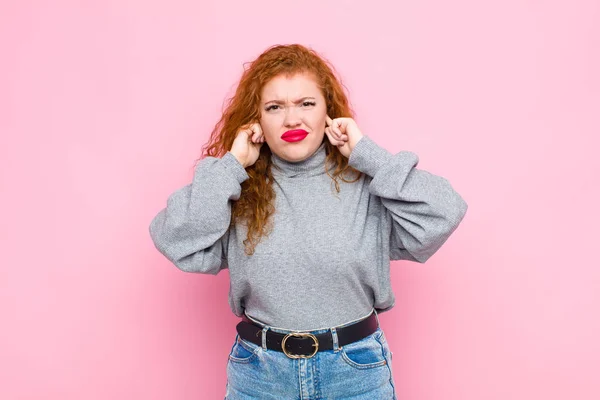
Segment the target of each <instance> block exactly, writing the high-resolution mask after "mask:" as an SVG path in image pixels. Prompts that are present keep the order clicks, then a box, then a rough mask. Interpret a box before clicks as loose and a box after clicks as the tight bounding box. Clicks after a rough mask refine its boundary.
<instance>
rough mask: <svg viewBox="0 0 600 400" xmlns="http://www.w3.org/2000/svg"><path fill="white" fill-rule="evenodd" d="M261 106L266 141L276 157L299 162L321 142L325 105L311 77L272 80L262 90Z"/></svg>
mask: <svg viewBox="0 0 600 400" xmlns="http://www.w3.org/2000/svg"><path fill="white" fill-rule="evenodd" d="M260 107H261V112H260V113H261V118H260V125H261V128H262V131H263V134H264V136H265V141H266V143H267V145H268V146H269V148H270V149H271V152H273V153H275V154H276V155H278V156H279V157H281V158H283V159H285V160H287V161H292V162H296V161H302V160H304V159H306V158H308V157H310V156H311V155H312V154H313V153H314V152H315V151H316V150H317V148H319V146H320V145H321V143H322V142H323V137H324V135H325V119H326V118H325V117H326V115H327V106H326V104H325V98H324V97H323V93H322V91H321V89H320V88H319V86H318V85H317V82H316V80H315V79H314V78H313V77H312V75H310V74H307V73H298V74H295V75H293V76H285V75H278V76H276V77H274V78H273V79H271V80H270V81H269V82H267V83H266V84H265V86H264V87H263V90H262V92H261V102H260Z"/></svg>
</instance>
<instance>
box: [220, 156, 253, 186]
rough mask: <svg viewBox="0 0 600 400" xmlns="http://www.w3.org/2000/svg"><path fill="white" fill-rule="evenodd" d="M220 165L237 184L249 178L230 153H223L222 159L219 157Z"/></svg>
mask: <svg viewBox="0 0 600 400" xmlns="http://www.w3.org/2000/svg"><path fill="white" fill-rule="evenodd" d="M221 165H222V166H223V168H225V169H226V170H227V171H229V172H230V173H231V174H233V176H234V177H235V179H236V180H237V181H238V183H240V184H241V183H242V182H244V181H245V180H246V179H248V178H250V176H248V173H247V172H246V169H245V168H244V166H243V165H242V164H241V163H240V162H239V161H238V159H237V158H236V157H235V156H234V155H233V153H232V152H230V151H228V152H227V153H225V155H224V156H223V157H221Z"/></svg>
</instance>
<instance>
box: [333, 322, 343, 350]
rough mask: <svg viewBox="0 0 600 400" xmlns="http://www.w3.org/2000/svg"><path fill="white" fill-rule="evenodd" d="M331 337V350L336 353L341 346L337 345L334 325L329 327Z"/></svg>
mask: <svg viewBox="0 0 600 400" xmlns="http://www.w3.org/2000/svg"><path fill="white" fill-rule="evenodd" d="M331 337H332V338H333V352H334V353H337V352H338V351H340V350H341V347H339V344H338V335H337V331H336V330H335V327H333V328H331Z"/></svg>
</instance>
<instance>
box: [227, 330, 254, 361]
mask: <svg viewBox="0 0 600 400" xmlns="http://www.w3.org/2000/svg"><path fill="white" fill-rule="evenodd" d="M258 348H259V346H258V345H256V344H254V343H252V342H249V341H247V340H244V339H242V338H240V337H239V335H238V336H236V339H235V343H234V344H233V347H232V348H231V352H230V353H229V360H230V361H233V362H236V363H248V362H250V361H252V360H254V359H255V358H256V356H257V354H256V352H257V350H258Z"/></svg>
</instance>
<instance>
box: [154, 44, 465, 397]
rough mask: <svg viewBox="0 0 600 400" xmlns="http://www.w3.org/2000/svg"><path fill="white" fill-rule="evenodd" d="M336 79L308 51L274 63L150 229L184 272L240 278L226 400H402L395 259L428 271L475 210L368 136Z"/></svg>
mask: <svg viewBox="0 0 600 400" xmlns="http://www.w3.org/2000/svg"><path fill="white" fill-rule="evenodd" d="M333 71H334V68H333V67H332V66H331V65H330V64H329V63H328V62H327V61H326V60H324V59H323V58H322V57H320V56H319V55H318V54H317V53H316V52H315V51H313V50H311V49H309V48H306V47H304V46H301V45H286V46H283V45H278V46H273V47H271V48H269V49H267V50H266V51H265V52H264V53H263V54H261V55H260V56H259V57H258V58H257V59H256V60H254V61H253V62H252V63H251V65H250V66H249V67H248V68H247V69H246V70H245V72H244V73H243V76H242V78H241V80H240V82H239V85H238V87H237V90H236V93H235V94H234V96H233V97H232V98H231V99H230V100H229V103H228V105H227V107H226V109H225V111H224V113H223V115H222V118H221V120H220V121H219V122H218V123H217V125H216V126H215V128H214V130H213V132H212V134H211V137H210V140H209V143H208V144H207V145H206V146H205V148H204V149H203V150H204V154H203V158H202V159H201V160H199V163H198V165H197V166H196V170H195V173H194V178H193V180H192V182H191V183H190V184H188V185H186V186H184V187H182V188H181V189H179V190H177V191H175V192H174V193H173V194H171V196H169V198H168V200H167V205H166V208H164V209H163V210H161V211H160V212H159V213H158V215H156V216H155V217H154V219H153V220H152V222H151V224H150V235H151V237H152V239H153V241H154V244H155V246H156V248H157V249H158V250H159V251H160V252H161V253H162V254H163V255H164V256H165V257H167V258H168V259H169V260H170V261H171V262H173V264H175V265H176V266H177V267H178V268H180V269H181V270H183V271H186V272H196V273H204V274H213V275H216V274H217V273H218V272H219V271H220V270H222V269H225V268H228V269H229V275H230V283H231V285H230V291H229V305H230V307H231V310H232V311H233V313H234V314H235V315H237V316H238V317H241V319H242V320H241V321H240V323H239V324H238V325H237V327H236V329H237V334H236V336H235V340H234V341H233V346H232V349H231V352H230V354H229V360H228V364H227V378H228V379H227V394H226V399H277V400H281V399H298V398H301V399H344V398H352V399H355V400H358V399H369V400H372V399H395V398H396V397H395V392H394V380H393V376H392V354H391V352H390V349H389V346H388V343H387V341H386V337H385V335H384V332H383V330H382V328H381V327H380V326H379V319H378V315H377V314H378V313H381V312H384V311H387V310H389V309H391V308H392V307H393V306H394V300H395V298H394V293H393V292H392V289H391V285H390V260H401V259H402V260H410V261H415V262H419V263H424V262H425V261H427V259H429V258H430V257H431V256H432V255H433V254H434V253H435V252H436V251H437V250H438V249H439V248H440V247H441V246H442V245H443V244H444V242H445V241H446V240H447V239H448V237H449V236H450V235H451V234H452V232H454V230H455V229H456V228H457V226H458V225H459V223H460V222H461V220H462V219H463V217H464V215H465V213H466V211H467V204H466V202H465V201H464V200H463V199H462V198H461V196H460V195H459V194H458V193H457V192H456V191H455V190H454V189H453V188H452V186H451V185H450V183H449V182H448V181H447V180H446V179H445V178H442V177H440V176H437V175H433V174H431V173H429V172H426V171H424V170H420V169H417V168H416V166H417V163H418V157H417V155H416V154H414V153H412V152H409V151H401V152H399V153H397V154H391V153H390V152H388V151H387V150H385V149H384V148H382V147H380V146H379V145H377V144H376V143H375V142H374V141H373V140H372V139H371V138H370V137H369V136H367V135H364V134H363V133H362V132H361V130H360V129H359V127H358V126H357V124H356V122H355V121H354V119H353V118H352V117H353V112H352V110H351V109H350V107H349V104H348V99H347V97H346V95H345V93H344V91H343V89H342V85H341V84H340V82H339V80H338V79H337V78H336V76H335V74H334V72H333ZM390 129H393V124H392V123H390ZM389 134H394V135H398V134H399V133H398V132H394V131H390V132H389Z"/></svg>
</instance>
